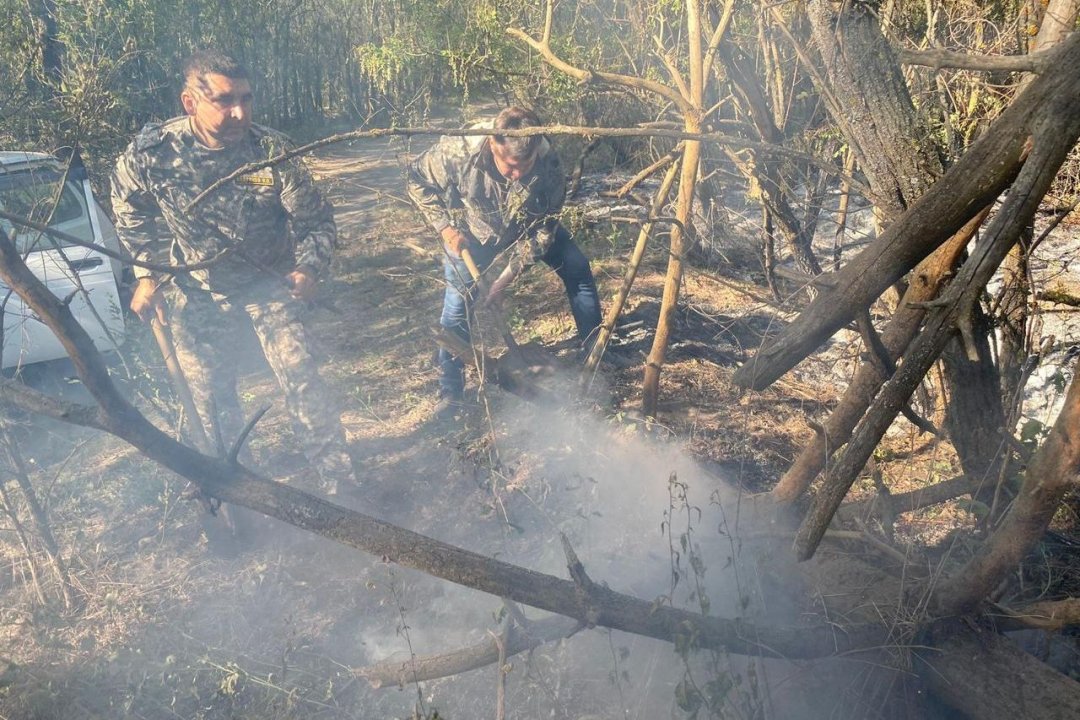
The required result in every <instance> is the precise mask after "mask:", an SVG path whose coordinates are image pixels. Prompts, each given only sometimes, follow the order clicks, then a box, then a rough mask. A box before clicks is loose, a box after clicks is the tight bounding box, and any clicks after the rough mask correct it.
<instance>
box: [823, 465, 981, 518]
mask: <svg viewBox="0 0 1080 720" xmlns="http://www.w3.org/2000/svg"><path fill="white" fill-rule="evenodd" d="M984 484H985V483H982V482H979V481H977V480H973V479H971V478H969V477H967V476H965V475H960V476H959V477H954V478H950V479H948V480H943V481H941V482H939V483H934V484H933V485H930V486H929V487H925V488H919V489H918V490H909V491H908V492H903V493H897V494H895V495H889V497H888V500H885V499H883V498H882V497H881V496H880V495H875V496H874V497H873V498H872V499H870V500H861V501H859V502H853V503H848V504H847V505H841V506H840V509H839V510H837V511H836V517H837V518H838V519H840V520H843V521H854V520H855V519H856V518H861V519H869V518H875V517H880V516H883V515H888V514H900V513H905V512H913V511H915V510H920V509H922V508H924V507H930V506H931V505H939V504H941V503H943V502H948V501H949V500H953V499H955V498H958V497H960V496H961V495H970V494H971V493H973V492H978V491H979V490H980V489H981V488H982V487H983V485H984ZM886 503H887V504H888V508H886V507H883V505H884V504H886Z"/></svg>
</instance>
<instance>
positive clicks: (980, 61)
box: [896, 48, 1054, 73]
mask: <svg viewBox="0 0 1080 720" xmlns="http://www.w3.org/2000/svg"><path fill="white" fill-rule="evenodd" d="M896 57H897V59H898V60H899V61H900V63H901V64H902V65H920V66H923V67H931V68H934V69H935V70H941V69H942V68H954V69H957V70H985V71H986V72H1002V71H1004V72H1031V73H1040V72H1042V71H1043V70H1045V69H1046V67H1047V66H1048V65H1049V64H1050V63H1051V62H1053V57H1054V53H1053V52H1052V51H1046V52H1039V53H1032V54H1030V55H968V54H966V53H962V52H954V51H952V50H946V49H944V48H933V49H931V50H904V49H898V50H897V51H896Z"/></svg>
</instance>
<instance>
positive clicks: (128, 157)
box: [112, 51, 356, 494]
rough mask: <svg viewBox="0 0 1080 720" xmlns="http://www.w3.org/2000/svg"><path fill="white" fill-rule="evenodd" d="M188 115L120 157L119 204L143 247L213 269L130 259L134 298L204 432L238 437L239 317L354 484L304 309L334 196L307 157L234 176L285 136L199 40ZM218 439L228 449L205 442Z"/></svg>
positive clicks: (291, 405) (185, 96) (327, 458)
mask: <svg viewBox="0 0 1080 720" xmlns="http://www.w3.org/2000/svg"><path fill="white" fill-rule="evenodd" d="M181 101H182V103H183V106H184V110H185V112H186V115H184V116H181V117H178V118H174V119H172V120H168V121H166V122H164V123H159V124H150V125H147V126H146V127H145V128H143V130H142V131H141V132H140V133H139V135H138V136H137V137H136V138H135V140H134V141H133V142H132V143H131V145H129V146H128V148H127V150H126V151H125V152H124V153H123V155H121V156H120V158H119V160H118V161H117V164H116V169H115V172H114V174H113V178H112V204H113V209H114V211H115V213H116V229H117V232H118V234H119V236H120V240H121V242H123V244H124V245H125V247H126V248H127V249H128V251H129V252H130V253H131V255H132V257H133V258H135V259H136V260H143V261H153V262H157V263H161V264H170V265H172V266H184V265H193V264H197V263H201V262H203V261H207V260H214V259H215V258H216V260H215V261H214V262H213V263H212V264H211V265H210V266H209V267H206V268H205V269H197V270H192V271H177V272H175V273H166V274H161V273H155V272H151V271H149V270H147V269H145V268H141V267H138V266H136V267H135V269H134V272H135V276H136V278H137V284H136V286H135V290H134V295H133V297H132V301H131V309H132V310H133V311H134V312H135V313H137V314H138V315H139V316H140V317H142V318H143V319H144V320H149V319H150V318H151V317H153V316H156V317H157V319H158V320H160V321H161V322H162V323H167V324H168V325H169V326H170V327H171V329H172V335H173V339H174V342H175V344H176V354H177V359H178V360H179V362H180V365H181V368H182V369H183V371H184V375H185V377H186V378H187V380H188V384H189V385H190V386H191V390H192V395H193V396H194V399H195V404H196V407H197V408H198V412H199V416H200V419H201V420H202V423H203V426H204V429H205V430H206V435H207V437H208V438H209V439H210V442H212V443H213V442H215V441H216V442H217V443H222V442H224V443H225V444H228V443H231V442H232V441H233V440H235V439H236V437H237V435H238V434H239V432H240V431H241V429H242V428H243V425H244V418H243V415H242V412H241V409H240V403H239V401H238V398H237V394H236V366H237V358H236V356H235V355H234V354H232V353H230V350H233V349H234V348H235V347H236V340H237V330H238V329H242V328H239V327H238V325H237V323H247V324H249V325H250V326H251V327H252V328H253V329H254V331H255V334H256V336H257V337H258V340H259V343H260V345H261V346H262V351H263V354H264V355H265V356H266V360H267V362H268V363H269V365H270V367H271V369H272V370H273V372H274V375H275V376H276V377H277V380H278V383H279V384H280V386H281V388H282V390H283V391H284V393H285V399H286V405H287V407H288V410H289V412H290V414H291V416H292V419H293V424H294V428H295V430H296V431H297V434H298V436H299V438H300V440H301V443H302V445H303V448H304V453H305V455H306V456H307V458H308V460H309V461H310V462H311V463H312V464H313V465H314V466H315V468H316V470H317V471H318V473H319V477H320V485H321V489H322V490H323V491H325V492H327V493H329V494H335V493H337V492H338V490H339V489H342V490H343V489H347V488H349V487H351V486H355V484H356V480H355V476H354V473H353V468H352V464H351V462H350V460H349V456H348V453H347V451H346V445H345V435H344V432H343V430H342V427H341V421H340V418H339V414H338V410H337V408H336V403H335V402H334V400H333V397H332V395H331V394H330V392H329V390H328V389H327V387H326V385H325V384H324V383H323V381H322V379H321V378H320V377H319V374H318V370H317V366H316V362H315V359H314V358H313V357H312V355H311V353H310V352H309V351H308V342H307V337H306V334H305V330H304V324H303V322H302V319H301V311H302V310H303V307H304V304H305V301H307V300H310V299H311V298H312V297H313V295H314V292H315V289H316V287H317V284H318V280H319V278H320V277H323V276H325V274H326V273H327V270H328V268H329V265H330V260H331V256H332V254H333V251H334V246H335V244H336V242H337V229H336V227H335V225H334V216H333V208H332V207H331V206H330V204H329V203H328V202H326V200H324V199H323V198H322V197H321V196H320V194H319V193H318V191H317V190H316V189H315V187H314V186H313V184H312V180H311V176H310V175H309V173H308V172H307V170H306V169H305V168H304V166H303V164H302V163H301V162H300V161H299V160H293V161H288V162H285V163H281V164H279V165H274V166H272V167H269V168H264V169H262V170H257V171H255V172H251V173H247V174H244V175H240V176H239V177H237V178H236V179H235V180H233V181H231V182H229V183H227V184H225V185H224V186H223V187H221V188H219V189H218V190H216V191H214V192H213V193H211V194H210V195H208V196H207V197H206V198H205V199H203V200H202V201H201V202H200V203H199V204H197V205H196V206H194V207H193V208H189V205H190V204H191V202H192V201H193V200H194V199H195V197H196V196H198V195H199V193H200V192H202V191H203V190H205V189H206V188H207V187H208V186H209V185H211V184H212V183H213V182H214V181H216V180H218V179H219V178H221V177H223V176H225V175H227V174H229V173H230V172H232V171H234V170H236V169H237V168H239V167H241V166H243V165H245V164H247V163H251V162H255V161H260V160H266V159H268V158H270V157H274V156H276V155H279V154H281V152H283V151H284V150H286V149H288V147H289V140H288V138H286V137H285V136H284V135H282V134H281V133H278V132H276V131H274V130H271V129H269V128H266V127H263V126H261V125H256V124H254V123H252V121H251V109H252V102H253V97H252V92H251V85H250V83H249V81H248V76H247V72H246V70H245V69H244V68H243V67H242V66H241V65H239V64H238V63H237V62H236V61H235V60H234V59H232V58H231V57H229V56H227V55H224V54H221V53H218V52H215V51H202V52H198V53H196V54H195V55H193V56H192V57H191V58H189V59H188V61H187V62H186V63H185V66H184V89H183V92H182V94H181ZM204 450H210V451H220V448H209V449H207V448H204Z"/></svg>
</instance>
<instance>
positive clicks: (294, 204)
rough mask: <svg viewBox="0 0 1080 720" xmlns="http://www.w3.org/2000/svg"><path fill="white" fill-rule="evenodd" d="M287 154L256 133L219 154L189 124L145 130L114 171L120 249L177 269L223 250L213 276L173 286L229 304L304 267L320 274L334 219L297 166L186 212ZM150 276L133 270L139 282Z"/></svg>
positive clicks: (194, 275)
mask: <svg viewBox="0 0 1080 720" xmlns="http://www.w3.org/2000/svg"><path fill="white" fill-rule="evenodd" d="M290 145H291V143H290V141H289V139H288V138H287V137H286V136H285V135H283V134H281V133H279V132H277V131H275V130H271V129H270V128H266V127H263V126H261V125H252V127H251V130H250V131H249V132H248V135H247V137H246V138H244V139H243V140H240V141H238V142H236V143H232V144H230V145H228V146H226V147H223V148H220V149H211V148H207V147H205V146H204V145H202V144H201V143H199V142H198V141H197V140H196V138H195V135H194V134H193V133H192V130H191V124H190V121H189V119H188V118H187V117H186V116H185V117H179V118H174V119H172V120H168V121H166V122H164V123H156V124H150V125H147V126H146V127H145V128H143V129H142V131H141V132H140V133H139V134H138V135H137V136H136V137H135V139H134V140H133V141H132V143H131V144H130V145H129V146H128V148H127V150H125V151H124V153H123V154H122V155H121V156H120V158H119V159H118V160H117V163H116V169H115V170H114V172H113V177H112V204H113V210H114V211H115V213H116V230H117V234H118V235H119V236H120V240H121V242H122V243H123V244H124V245H125V247H127V249H128V251H129V252H130V253H131V255H132V257H134V258H135V259H136V260H149V261H153V262H159V263H162V264H173V265H177V264H194V263H197V262H201V261H203V260H207V259H210V258H212V257H214V256H216V255H218V254H219V253H221V252H222V251H223V250H226V249H229V251H230V252H229V253H228V254H227V255H226V256H225V257H224V258H223V259H222V260H220V261H219V262H217V263H215V264H214V265H212V266H211V267H209V268H207V269H205V270H196V271H193V272H190V273H179V274H177V275H176V276H175V282H176V284H177V285H180V286H187V287H190V286H195V287H200V288H203V289H206V290H212V291H214V292H220V293H223V294H226V295H228V294H230V293H231V292H233V291H235V290H238V289H241V288H243V287H245V286H247V285H250V284H251V283H253V282H255V281H258V280H264V281H265V280H266V278H267V276H268V275H274V274H276V275H278V277H280V276H281V275H283V274H284V273H287V272H290V271H291V270H293V269H294V268H296V267H298V266H301V265H303V266H306V268H308V269H310V270H311V271H313V272H314V273H315V274H316V276H319V275H322V274H324V273H325V272H326V271H327V269H328V267H329V264H330V260H331V257H332V255H333V251H334V246H335V244H336V242H337V229H336V227H335V225H334V211H333V207H332V206H331V205H330V204H329V203H328V202H327V201H326V200H324V199H323V197H322V196H321V195H320V194H319V192H318V191H317V190H316V189H315V186H314V185H313V184H312V180H311V175H310V174H309V173H308V171H307V169H306V168H305V167H304V165H303V163H302V162H301V161H300V159H298V158H297V159H293V160H290V161H287V162H284V163H281V164H279V165H275V166H273V167H270V168H264V169H262V170H257V171H255V172H252V173H248V174H246V175H241V176H240V177H238V178H236V179H235V180H233V181H232V182H230V183H228V184H226V185H225V186H223V187H221V188H219V189H218V190H217V191H215V192H214V193H213V194H211V195H210V196H209V197H207V198H205V199H204V200H203V201H202V202H200V203H199V205H197V206H195V208H193V209H192V210H191V211H190V212H188V211H187V207H188V205H189V204H190V203H191V201H192V200H193V199H194V198H195V197H196V196H197V195H198V194H199V193H200V192H202V191H203V190H204V189H205V188H206V187H208V186H209V185H210V184H212V183H213V182H214V181H216V180H218V179H219V178H221V177H223V176H225V175H227V174H229V173H231V172H232V171H233V170H235V169H237V168H239V167H240V166H242V165H245V164H247V163H250V162H255V161H260V160H266V159H268V158H271V157H273V156H275V155H279V154H281V153H282V152H283V151H285V150H287V149H288V148H289V147H290ZM154 275H155V273H153V272H151V271H149V270H146V269H144V268H139V267H136V268H135V276H136V277H148V276H154Z"/></svg>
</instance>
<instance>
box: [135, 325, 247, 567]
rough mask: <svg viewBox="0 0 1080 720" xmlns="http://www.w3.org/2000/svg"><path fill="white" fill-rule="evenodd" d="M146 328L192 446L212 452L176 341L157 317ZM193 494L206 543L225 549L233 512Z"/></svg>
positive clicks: (233, 534) (235, 530) (232, 531)
mask: <svg viewBox="0 0 1080 720" xmlns="http://www.w3.org/2000/svg"><path fill="white" fill-rule="evenodd" d="M150 330H151V331H152V332H153V333H154V340H155V341H156V342H157V346H158V350H160V351H161V356H162V358H164V360H165V369H166V370H168V372H169V380H170V381H171V383H172V386H173V391H174V392H175V393H176V395H177V397H178V398H179V399H180V405H181V407H183V408H184V415H185V416H186V419H187V428H188V432H189V433H190V434H191V439H192V441H193V442H194V443H195V447H196V448H197V449H198V450H199V451H200V452H202V453H206V454H208V455H213V454H214V450H213V447H212V445H211V444H210V438H209V437H208V436H207V435H206V428H205V427H203V424H202V419H201V418H200V417H199V412H198V410H196V409H195V399H194V398H193V397H192V396H191V386H190V385H188V382H187V378H185V377H184V371H183V369H182V368H181V367H180V362H179V361H178V360H177V359H176V344H175V343H174V342H173V339H172V333H170V332H169V328H168V327H166V326H165V325H162V324H161V321H160V320H158V319H157V317H151V319H150ZM195 497H196V498H197V499H198V501H199V503H200V504H201V505H202V507H203V510H204V511H205V512H204V513H202V514H200V516H199V517H200V520H201V522H202V526H203V530H204V531H205V532H206V537H207V540H208V542H210V543H211V544H212V545H216V546H217V548H218V549H219V550H224V549H226V548H227V547H229V545H230V544H231V541H233V540H234V539H236V538H237V537H238V536H239V535H240V533H241V529H240V528H239V527H237V522H236V518H235V517H234V513H233V512H231V511H230V510H229V508H228V506H227V505H223V504H222V503H221V502H220V501H215V500H214V499H213V498H210V497H207V496H206V495H204V494H203V493H202V492H196V495H195ZM215 516H216V517H217V518H218V519H214V518H215ZM222 523H224V527H222Z"/></svg>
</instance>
